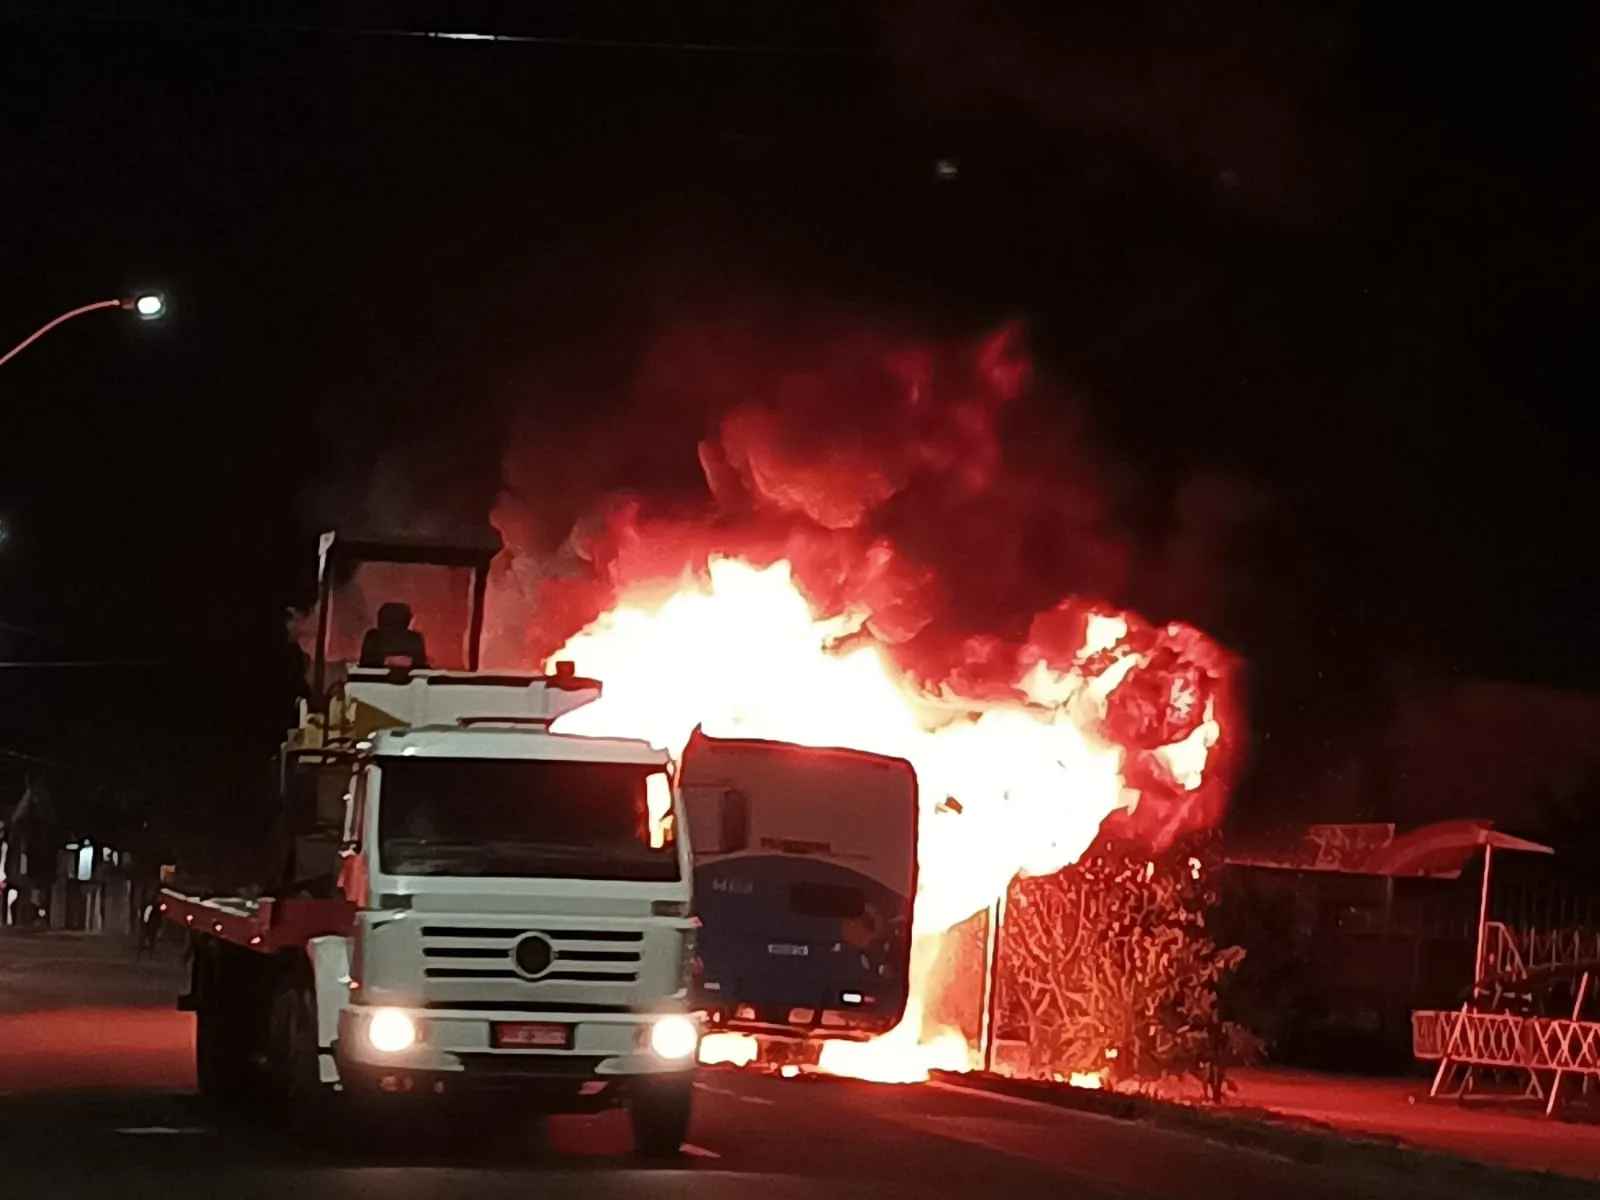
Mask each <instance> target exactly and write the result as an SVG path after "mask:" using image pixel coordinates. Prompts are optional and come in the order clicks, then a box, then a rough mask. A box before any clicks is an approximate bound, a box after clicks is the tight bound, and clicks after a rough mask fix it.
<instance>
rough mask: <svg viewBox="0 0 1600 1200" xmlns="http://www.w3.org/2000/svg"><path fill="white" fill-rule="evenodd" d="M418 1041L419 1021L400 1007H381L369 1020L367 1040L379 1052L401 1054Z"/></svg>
mask: <svg viewBox="0 0 1600 1200" xmlns="http://www.w3.org/2000/svg"><path fill="white" fill-rule="evenodd" d="M416 1041H417V1023H416V1022H415V1021H413V1020H412V1019H411V1018H410V1017H408V1016H406V1014H405V1013H403V1012H401V1011H400V1010H399V1009H394V1008H380V1009H379V1010H378V1011H377V1012H375V1013H373V1014H372V1017H371V1019H370V1020H368V1022H367V1042H368V1044H370V1045H371V1046H372V1048H373V1049H374V1050H376V1051H377V1052H378V1053H379V1054H399V1053H400V1052H401V1051H402V1050H409V1049H411V1047H412V1046H414V1045H415V1044H416Z"/></svg>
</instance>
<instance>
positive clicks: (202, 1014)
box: [194, 955, 246, 1104]
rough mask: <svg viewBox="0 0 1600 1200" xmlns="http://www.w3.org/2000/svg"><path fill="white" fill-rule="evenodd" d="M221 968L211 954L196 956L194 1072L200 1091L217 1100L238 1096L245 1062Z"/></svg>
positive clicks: (243, 1079) (242, 1083) (243, 1077)
mask: <svg viewBox="0 0 1600 1200" xmlns="http://www.w3.org/2000/svg"><path fill="white" fill-rule="evenodd" d="M219 975H220V968H219V964H218V963H217V962H216V960H215V959H214V958H213V957H212V956H210V955H204V956H197V957H196V959H195V967H194V994H195V1001H196V1002H195V1014H194V1015H195V1022H194V1073H195V1082H196V1083H197V1084H199V1087H200V1094H201V1095H202V1096H204V1097H205V1098H206V1099H207V1100H210V1101H212V1102H214V1103H217V1104H229V1103H233V1102H235V1101H237V1100H239V1099H240V1097H241V1096H243V1094H244V1090H245V1078H246V1076H245V1066H244V1062H243V1055H242V1054H241V1053H240V1051H239V1048H238V1045H237V1044H236V1040H235V1037H234V1031H233V1028H232V1025H231V1023H230V1022H229V1020H228V1009H227V1006H226V1005H225V1004H223V996H222V986H221V980H220V979H219Z"/></svg>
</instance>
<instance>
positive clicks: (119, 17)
mask: <svg viewBox="0 0 1600 1200" xmlns="http://www.w3.org/2000/svg"><path fill="white" fill-rule="evenodd" d="M6 15H8V16H10V17H13V18H17V17H28V18H33V19H36V20H49V21H77V22H86V23H100V24H116V25H151V26H165V27H167V28H173V29H206V30H213V31H221V32H229V33H293V34H323V35H334V36H339V37H357V38H389V39H407V40H420V41H428V40H432V41H448V42H495V43H500V44H504V45H529V46H555V47H570V48H574V49H590V50H651V51H666V52H672V53H684V54H765V55H773V56H779V55H794V56H805V55H825V56H833V57H840V58H860V57H866V56H867V55H868V52H867V51H865V50H860V49H856V48H854V47H849V46H816V45H808V46H784V45H771V44H759V43H748V42H701V41H692V40H669V39H631V38H602V37H586V36H582V35H576V34H530V33H493V32H482V31H471V30H444V29H439V30H424V29H402V28H395V27H388V26H369V25H317V24H309V23H306V22H291V21H251V20H244V21H230V20H226V19H223V18H218V17H187V16H163V15H160V14H156V13H123V12H82V11H79V12H73V11H70V10H62V9H56V8H50V9H43V8H9V9H7V10H6Z"/></svg>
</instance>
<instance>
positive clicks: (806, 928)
mask: <svg viewBox="0 0 1600 1200" xmlns="http://www.w3.org/2000/svg"><path fill="white" fill-rule="evenodd" d="M679 788H680V793H679V794H680V796H681V803H682V806H683V814H684V817H685V818H686V819H687V821H688V823H689V844H690V846H691V847H692V848H693V854H694V891H695V907H696V910H697V914H698V916H699V918H700V923H701V924H700V931H699V940H698V968H697V971H696V974H695V980H694V989H695V994H694V1001H695V1004H696V1006H697V1007H698V1008H700V1009H701V1010H702V1011H703V1012H704V1013H705V1014H706V1017H707V1021H708V1026H709V1028H710V1029H711V1030H715V1031H725V1032H730V1033H742V1034H747V1035H750V1039H749V1043H748V1044H751V1045H752V1046H753V1048H755V1049H756V1051H757V1053H758V1056H759V1057H758V1059H757V1061H759V1062H760V1063H762V1064H765V1065H773V1066H777V1065H790V1064H800V1063H811V1064H814V1063H815V1062H816V1061H817V1059H818V1057H819V1055H820V1053H821V1048H822V1043H823V1042H824V1041H826V1040H829V1039H840V1038H843V1039H850V1040H865V1039H867V1038H872V1037H876V1036H879V1035H882V1034H885V1033H887V1032H889V1030H891V1029H893V1028H894V1027H895V1026H896V1025H897V1024H898V1023H899V1021H900V1019H901V1018H902V1017H903V1016H904V1015H905V1011H906V1004H907V1001H908V999H909V998H910V966H911V935H912V927H911V926H912V920H911V918H912V903H913V900H914V897H915V895H916V885H917V776H916V772H915V770H914V769H913V767H912V765H911V764H910V763H909V762H907V761H906V760H905V759H901V758H892V757H889V756H886V755H881V754H869V753H865V752H863V751H857V750H842V749H831V748H816V747H808V746H799V745H795V744H793V743H789V742H776V741H762V740H755V739H723V738H712V737H708V736H706V735H705V734H704V733H703V732H702V731H700V730H698V729H697V730H696V731H695V733H694V735H693V736H692V737H691V738H690V739H689V743H688V745H687V746H686V747H685V749H684V752H683V757H682V766H681V770H680V774H679Z"/></svg>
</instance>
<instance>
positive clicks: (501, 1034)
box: [491, 1021, 572, 1050]
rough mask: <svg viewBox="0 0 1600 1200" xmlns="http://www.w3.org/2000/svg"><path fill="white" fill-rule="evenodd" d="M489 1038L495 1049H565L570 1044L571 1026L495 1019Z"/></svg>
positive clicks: (569, 1046) (568, 1047)
mask: <svg viewBox="0 0 1600 1200" xmlns="http://www.w3.org/2000/svg"><path fill="white" fill-rule="evenodd" d="M491 1040H492V1041H493V1043H494V1047H495V1049H497V1050H567V1049H570V1048H571V1046H572V1026H571V1025H545V1024H539V1023H536V1022H532V1021H497V1022H495V1024H494V1026H493V1028H492V1030H491Z"/></svg>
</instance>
